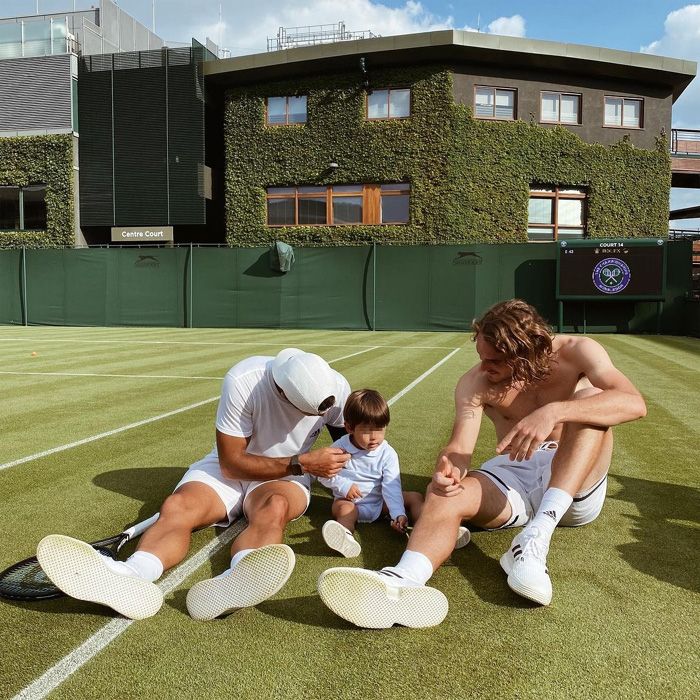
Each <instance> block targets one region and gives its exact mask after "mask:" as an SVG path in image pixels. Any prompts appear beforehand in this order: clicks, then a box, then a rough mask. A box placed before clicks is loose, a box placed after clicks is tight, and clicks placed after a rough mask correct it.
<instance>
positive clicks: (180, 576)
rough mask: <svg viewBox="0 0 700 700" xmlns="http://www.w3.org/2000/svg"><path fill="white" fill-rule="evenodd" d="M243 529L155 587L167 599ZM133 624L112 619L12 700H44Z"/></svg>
mask: <svg viewBox="0 0 700 700" xmlns="http://www.w3.org/2000/svg"><path fill="white" fill-rule="evenodd" d="M236 525H238V527H236ZM245 525H246V522H245V520H239V521H237V522H236V523H234V524H233V525H231V527H228V528H226V530H224V531H223V532H222V533H221V534H220V535H219V536H218V537H217V538H216V539H214V540H212V541H211V542H208V543H207V544H206V545H204V547H202V548H201V549H200V550H199V551H198V552H197V553H196V554H194V555H192V556H191V557H190V558H189V559H187V560H186V561H184V562H183V563H182V564H180V566H177V567H176V568H174V569H173V570H172V571H171V572H170V573H169V574H168V576H166V577H165V578H164V579H163V580H162V581H160V582H159V583H158V587H159V588H160V589H161V590H162V591H163V595H164V596H165V595H168V594H169V593H171V592H172V591H174V590H175V589H176V588H177V587H178V586H179V585H180V584H181V583H182V582H183V581H184V580H185V579H186V578H187V577H188V576H189V575H190V574H191V573H193V572H194V571H196V570H197V569H198V568H199V567H200V566H202V564H204V563H205V562H207V561H208V560H209V558H210V557H211V555H212V554H214V553H215V552H217V551H218V550H219V549H221V548H222V547H223V546H225V545H226V544H228V543H229V542H230V541H231V540H232V539H233V538H234V537H235V536H236V535H237V534H239V533H240V532H241V530H243V529H244V528H245ZM134 622H135V620H128V619H126V618H123V617H115V618H112V619H111V620H110V621H109V622H108V623H107V624H106V625H104V627H102V628H101V629H99V630H97V632H95V634H93V635H92V636H91V637H90V638H89V639H87V640H86V641H84V642H83V643H82V644H81V645H80V646H79V647H77V648H76V649H74V650H73V651H72V652H71V653H70V654H67V655H66V656H64V657H63V658H62V659H61V660H60V661H59V662H58V663H56V664H55V665H54V666H52V667H51V668H50V669H49V670H48V671H46V673H44V674H43V675H41V676H39V678H37V679H36V680H35V681H33V682H32V683H30V684H29V685H28V686H27V687H26V688H24V690H21V691H20V692H19V693H17V695H15V697H14V698H13V700H38V699H39V698H45V697H46V696H47V695H48V694H49V693H50V692H51V691H52V690H54V689H55V688H57V687H58V686H59V685H61V683H63V681H65V680H66V678H68V676H70V675H71V674H73V673H74V672H75V671H77V670H78V669H79V668H80V667H81V666H83V665H85V664H86V663H87V662H88V661H90V659H92V657H93V656H95V655H96V654H99V653H100V652H101V651H102V649H104V648H105V647H106V646H107V645H109V644H110V643H111V642H113V641H114V640H115V639H116V638H117V637H118V636H119V635H120V634H121V633H122V632H125V631H126V630H127V629H128V628H129V627H130V626H131V625H132V624H133V623H134Z"/></svg>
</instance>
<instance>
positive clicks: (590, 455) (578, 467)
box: [549, 387, 613, 496]
mask: <svg viewBox="0 0 700 700" xmlns="http://www.w3.org/2000/svg"><path fill="white" fill-rule="evenodd" d="M599 391H600V390H599V389H596V388H594V387H591V388H587V389H581V390H580V391H577V392H576V394H575V395H574V398H577V399H579V398H584V397H585V396H591V395H593V394H597V393H599ZM612 448H613V437H612V431H611V430H610V428H599V427H596V426H593V425H586V424H584V423H566V424H565V425H564V430H563V432H562V436H561V439H560V441H559V449H557V453H556V455H555V456H554V459H553V460H552V477H551V479H550V481H549V488H558V489H562V491H566V492H567V493H568V494H570V495H571V496H575V495H576V494H577V493H578V492H579V491H583V490H585V489H587V488H589V487H590V486H593V485H594V484H595V483H597V482H598V481H600V480H601V479H602V478H603V477H604V476H605V474H607V471H608V469H609V468H610V461H611V459H612Z"/></svg>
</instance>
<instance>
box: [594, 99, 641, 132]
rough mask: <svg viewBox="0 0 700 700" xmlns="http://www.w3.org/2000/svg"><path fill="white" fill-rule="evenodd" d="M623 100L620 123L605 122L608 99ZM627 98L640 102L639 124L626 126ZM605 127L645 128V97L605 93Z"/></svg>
mask: <svg viewBox="0 0 700 700" xmlns="http://www.w3.org/2000/svg"><path fill="white" fill-rule="evenodd" d="M609 99H610V100H622V111H621V112H620V124H619V125H618V124H606V123H605V108H606V107H607V106H608V102H607V101H608V100H609ZM625 100H628V101H630V102H639V126H625ZM603 128H604V129H635V130H637V131H640V130H642V129H643V128H644V98H643V97H625V96H624V95H603Z"/></svg>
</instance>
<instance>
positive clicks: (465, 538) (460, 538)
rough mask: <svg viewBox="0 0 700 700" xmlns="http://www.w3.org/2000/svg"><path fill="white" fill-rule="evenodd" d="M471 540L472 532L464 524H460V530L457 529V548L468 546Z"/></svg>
mask: <svg viewBox="0 0 700 700" xmlns="http://www.w3.org/2000/svg"><path fill="white" fill-rule="evenodd" d="M471 541H472V533H471V532H469V530H468V528H466V527H464V525H460V526H459V530H457V541H456V542H455V549H462V547H466V546H467V545H468V544H469V543H470V542H471Z"/></svg>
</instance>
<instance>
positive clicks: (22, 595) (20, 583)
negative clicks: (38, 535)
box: [0, 513, 160, 600]
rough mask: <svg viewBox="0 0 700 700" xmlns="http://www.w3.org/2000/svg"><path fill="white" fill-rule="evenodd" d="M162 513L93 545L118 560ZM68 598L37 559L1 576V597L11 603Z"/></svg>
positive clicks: (25, 561)
mask: <svg viewBox="0 0 700 700" xmlns="http://www.w3.org/2000/svg"><path fill="white" fill-rule="evenodd" d="M159 515H160V514H159V513H156V514H155V515H152V516H151V517H150V518H148V519H147V520H144V521H142V522H140V523H136V525H132V526H131V527H129V528H127V529H126V530H124V531H123V532H120V533H119V534H118V535H112V536H111V537H106V538H105V539H103V540H98V541H97V542H90V544H91V545H92V546H93V547H94V548H95V549H96V550H97V551H98V552H100V553H101V554H104V555H105V556H108V557H111V558H112V559H116V558H117V553H118V552H119V550H120V549H121V548H122V547H123V546H124V545H125V544H126V543H127V542H129V540H133V539H134V538H135V537H138V536H139V535H141V534H143V533H144V532H145V531H146V530H148V528H149V527H151V525H153V524H154V523H155V522H156V520H158V517H159ZM63 595H65V593H63V591H61V590H60V589H58V588H56V586H54V585H53V583H52V582H51V579H49V577H48V576H47V575H46V574H45V573H44V570H43V569H42V568H41V566H40V565H39V562H38V561H37V559H36V557H29V558H28V559H24V560H22V561H20V562H17V563H16V564H13V565H12V566H9V567H8V568H7V569H5V571H3V572H2V573H1V574H0V598H8V599H10V600H48V599H49V598H60V597H61V596H63Z"/></svg>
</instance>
